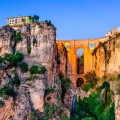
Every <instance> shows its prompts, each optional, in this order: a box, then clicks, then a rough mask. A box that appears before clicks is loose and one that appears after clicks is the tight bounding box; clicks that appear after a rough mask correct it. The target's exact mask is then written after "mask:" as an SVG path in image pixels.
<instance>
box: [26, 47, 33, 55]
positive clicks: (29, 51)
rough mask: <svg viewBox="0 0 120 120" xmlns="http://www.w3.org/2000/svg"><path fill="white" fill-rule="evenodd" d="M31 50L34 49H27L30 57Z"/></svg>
mask: <svg viewBox="0 0 120 120" xmlns="http://www.w3.org/2000/svg"><path fill="white" fill-rule="evenodd" d="M31 50H32V48H31V47H30V46H29V47H28V48H27V52H28V54H29V55H30V53H31Z"/></svg>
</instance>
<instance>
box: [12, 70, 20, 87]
mask: <svg viewBox="0 0 120 120" xmlns="http://www.w3.org/2000/svg"><path fill="white" fill-rule="evenodd" d="M14 74H15V77H14V80H13V83H14V85H15V86H16V87H19V85H20V83H21V82H20V78H19V76H18V74H17V72H16V71H14Z"/></svg>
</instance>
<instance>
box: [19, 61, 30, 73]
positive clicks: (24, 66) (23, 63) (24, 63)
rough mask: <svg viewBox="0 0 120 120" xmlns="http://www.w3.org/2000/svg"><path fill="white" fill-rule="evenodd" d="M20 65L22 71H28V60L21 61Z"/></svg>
mask: <svg viewBox="0 0 120 120" xmlns="http://www.w3.org/2000/svg"><path fill="white" fill-rule="evenodd" d="M19 67H20V69H21V71H22V72H27V71H28V65H27V63H26V62H22V63H20V65H19Z"/></svg>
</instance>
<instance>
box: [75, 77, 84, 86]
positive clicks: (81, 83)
mask: <svg viewBox="0 0 120 120" xmlns="http://www.w3.org/2000/svg"><path fill="white" fill-rule="evenodd" d="M83 84H84V80H83V79H82V78H78V79H77V82H76V86H77V87H81V86H82V85H83Z"/></svg>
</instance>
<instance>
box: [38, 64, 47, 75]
mask: <svg viewBox="0 0 120 120" xmlns="http://www.w3.org/2000/svg"><path fill="white" fill-rule="evenodd" d="M45 72H46V68H45V66H41V67H40V70H39V73H40V74H44V73H45Z"/></svg>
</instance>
